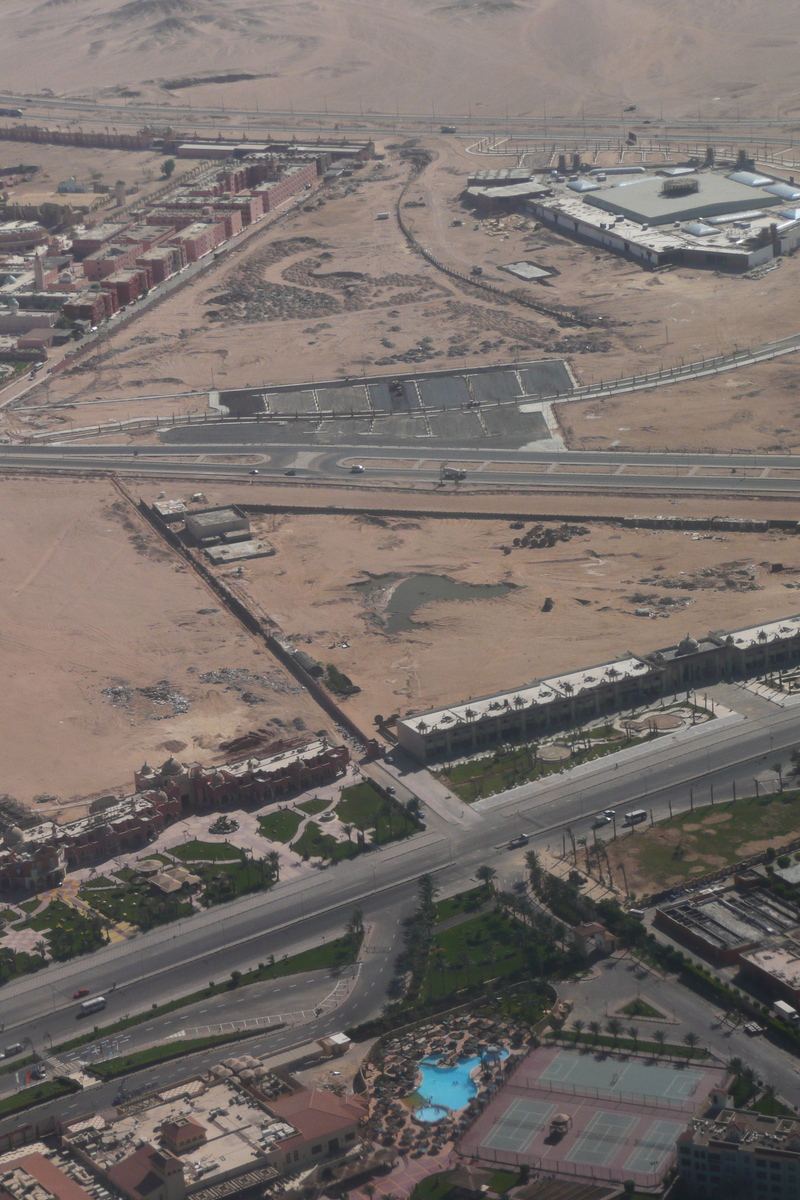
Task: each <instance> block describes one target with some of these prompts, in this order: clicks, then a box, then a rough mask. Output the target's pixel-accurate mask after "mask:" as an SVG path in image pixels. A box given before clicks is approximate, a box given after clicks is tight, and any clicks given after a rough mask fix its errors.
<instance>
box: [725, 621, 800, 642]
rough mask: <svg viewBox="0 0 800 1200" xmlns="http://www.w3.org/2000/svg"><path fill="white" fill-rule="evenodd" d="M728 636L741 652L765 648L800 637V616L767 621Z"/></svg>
mask: <svg viewBox="0 0 800 1200" xmlns="http://www.w3.org/2000/svg"><path fill="white" fill-rule="evenodd" d="M718 636H721V635H718ZM728 636H729V637H730V638H731V639H732V644H733V645H734V646H736V647H738V648H739V649H740V650H749V649H750V648H751V647H753V646H765V645H767V644H768V643H769V642H781V641H783V640H784V639H785V638H790V637H798V636H800V615H797V616H794V617H781V618H780V619H779V620H777V621H766V622H765V623H764V624H763V625H750V626H749V627H748V628H747V629H736V630H734V631H733V633H731V634H729V635H728Z"/></svg>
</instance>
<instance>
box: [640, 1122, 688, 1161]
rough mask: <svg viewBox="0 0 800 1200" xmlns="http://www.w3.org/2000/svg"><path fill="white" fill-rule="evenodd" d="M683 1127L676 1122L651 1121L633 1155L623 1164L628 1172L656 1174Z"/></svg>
mask: <svg viewBox="0 0 800 1200" xmlns="http://www.w3.org/2000/svg"><path fill="white" fill-rule="evenodd" d="M685 1128H686V1126H685V1125H679V1124H678V1123H677V1121H653V1124H652V1125H651V1126H650V1128H649V1129H648V1131H647V1133H646V1134H645V1136H644V1137H643V1138H642V1139H641V1141H640V1142H639V1144H638V1146H637V1147H636V1149H635V1150H634V1152H633V1154H632V1155H631V1156H630V1158H629V1159H628V1160H627V1161H626V1163H625V1169H626V1170H628V1171H634V1172H636V1171H644V1172H657V1171H659V1170H660V1169H661V1166H662V1164H663V1163H664V1162H665V1161H666V1160H667V1158H669V1156H670V1154H671V1152H672V1150H673V1149H674V1147H675V1141H676V1139H677V1137H678V1134H679V1133H680V1132H681V1130H682V1129H685Z"/></svg>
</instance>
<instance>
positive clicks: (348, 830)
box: [342, 821, 355, 842]
mask: <svg viewBox="0 0 800 1200" xmlns="http://www.w3.org/2000/svg"><path fill="white" fill-rule="evenodd" d="M354 828H355V826H354V825H353V824H351V822H350V821H348V822H347V824H346V825H343V826H342V829H343V830H344V831H345V833H346V834H347V840H348V842H352V840H353V839H352V837H351V834H352V832H353V830H354Z"/></svg>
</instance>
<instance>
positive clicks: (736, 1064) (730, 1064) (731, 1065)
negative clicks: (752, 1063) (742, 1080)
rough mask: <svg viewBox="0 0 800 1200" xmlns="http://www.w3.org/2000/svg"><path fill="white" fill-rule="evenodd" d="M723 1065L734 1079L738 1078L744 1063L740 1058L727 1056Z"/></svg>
mask: <svg viewBox="0 0 800 1200" xmlns="http://www.w3.org/2000/svg"><path fill="white" fill-rule="evenodd" d="M725 1066H726V1068H727V1070H728V1071H730V1073H731V1075H733V1076H734V1077H735V1078H736V1079H738V1078H739V1076H740V1075H741V1073H742V1071H743V1070H744V1063H743V1061H742V1060H741V1058H729V1059H728V1061H727V1063H726V1064H725Z"/></svg>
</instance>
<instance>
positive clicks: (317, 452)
mask: <svg viewBox="0 0 800 1200" xmlns="http://www.w3.org/2000/svg"><path fill="white" fill-rule="evenodd" d="M162 432H163V431H162ZM345 432H346V431H345ZM167 433H168V434H170V435H173V434H174V435H180V441H179V440H178V439H177V436H176V437H175V440H173V441H170V442H169V443H168V444H166V445H160V446H158V445H156V446H142V447H140V448H139V449H138V451H137V452H136V454H135V455H134V450H133V447H131V446H124V445H104V446H103V445H90V446H89V445H81V444H80V443H64V444H62V445H59V444H52V443H51V444H48V445H3V446H0V469H2V468H12V469H13V468H16V469H23V470H36V471H77V472H86V471H111V472H114V473H117V474H120V475H133V476H139V477H142V478H146V477H148V476H149V477H152V478H154V479H157V480H161V479H164V478H166V477H167V476H169V477H172V478H185V479H191V480H196V481H198V482H201V481H202V480H203V479H206V478H219V479H232V478H233V479H236V478H241V479H247V480H248V481H250V482H252V483H253V484H254V486H257V483H258V480H256V479H255V478H254V474H253V473H254V472H255V474H257V475H258V477H259V479H264V480H265V481H266V480H274V479H276V478H280V479H282V480H284V479H285V476H286V472H287V471H292V472H294V475H293V478H294V479H295V480H296V481H297V482H303V480H306V481H307V480H309V479H311V480H314V481H318V482H336V483H341V482H343V481H346V482H347V483H348V484H350V485H356V486H357V485H358V484H359V483H362V484H367V485H369V484H371V485H374V484H375V482H376V481H379V482H381V483H388V482H392V481H394V482H401V483H409V482H413V483H429V484H431V485H432V486H434V485H437V484H438V482H439V468H440V465H441V464H442V463H443V462H449V463H450V465H458V466H459V467H461V468H463V469H465V470H466V471H467V477H468V480H469V486H470V487H478V488H483V487H485V488H488V489H496V488H498V487H500V486H516V487H518V488H519V487H521V488H524V489H525V490H526V491H535V490H538V489H543V490H546V491H553V490H564V491H565V492H575V491H583V490H592V491H604V492H608V493H609V494H612V493H626V492H630V493H638V492H648V491H649V492H653V491H655V492H659V493H675V494H683V495H688V494H696V493H709V492H710V493H717V494H719V495H721V496H723V495H724V496H730V495H732V494H733V495H748V496H774V497H784V496H787V497H789V496H795V495H796V494H797V492H798V489H799V488H800V455H791V454H670V453H666V452H657V451H654V452H651V453H646V452H636V451H627V450H626V451H614V450H611V451H608V450H607V451H594V450H588V451H570V450H553V451H531V450H525V449H519V450H507V449H501V448H495V447H493V446H492V440H491V439H490V438H486V439H485V440H484V441H482V443H481V444H480V446H477V447H476V446H474V445H473V446H470V447H467V448H465V447H464V446H458V445H455V446H454V445H445V444H442V443H441V442H439V441H438V440H436V439H433V438H429V439H425V438H419V439H417V440H416V441H415V443H414V444H413V445H412V446H409V444H408V441H406V443H405V444H404V445H397V446H393V445H391V444H388V443H386V444H381V445H376V444H375V442H374V441H373V442H372V443H371V444H369V445H368V446H365V445H364V444H363V443H361V444H352V445H347V444H338V445H336V446H335V447H332V446H331V445H329V444H327V445H326V444H325V442H324V440H323V438H324V434H319V435H317V434H315V431H314V430H312V429H311V428H309V431H308V437H307V440H304V441H296V440H294V439H296V437H297V433H296V425H295V424H294V423H286V424H280V425H278V424H277V423H276V424H272V423H269V422H261V423H256V422H247V421H237V422H236V423H235V424H233V423H231V422H224V423H223V422H213V423H209V424H207V425H204V424H198V425H191V426H184V427H179V426H176V427H175V428H174V429H170V430H168V431H167ZM281 435H284V436H286V437H287V439H288V438H289V437H290V436H291V438H292V440H286V441H280V440H279V439H280V437H281ZM316 436H319V441H318V442H316V443H315V440H314V439H315V437H316ZM426 441H427V442H428V443H429V444H428V445H426V444H425V443H426ZM215 454H224V455H225V456H230V455H235V454H241V455H242V456H243V457H245V462H244V463H243V464H242V465H241V466H237V465H236V464H235V463H231V462H225V463H220V462H215V461H213V459H211V460H209V459H208V457H207V456H208V455H215ZM254 456H257V457H256V459H255V461H256V462H257V466H254V465H253V459H254ZM387 458H388V459H390V460H391V461H389V462H387ZM354 465H360V466H363V467H364V471H363V473H359V474H355V475H354V474H352V473H351V468H352V466H354ZM591 467H595V468H596V471H592V470H591V469H587V468H591ZM286 482H287V483H288V480H286ZM448 486H451V487H452V486H454V485H452V484H450V485H448Z"/></svg>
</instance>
